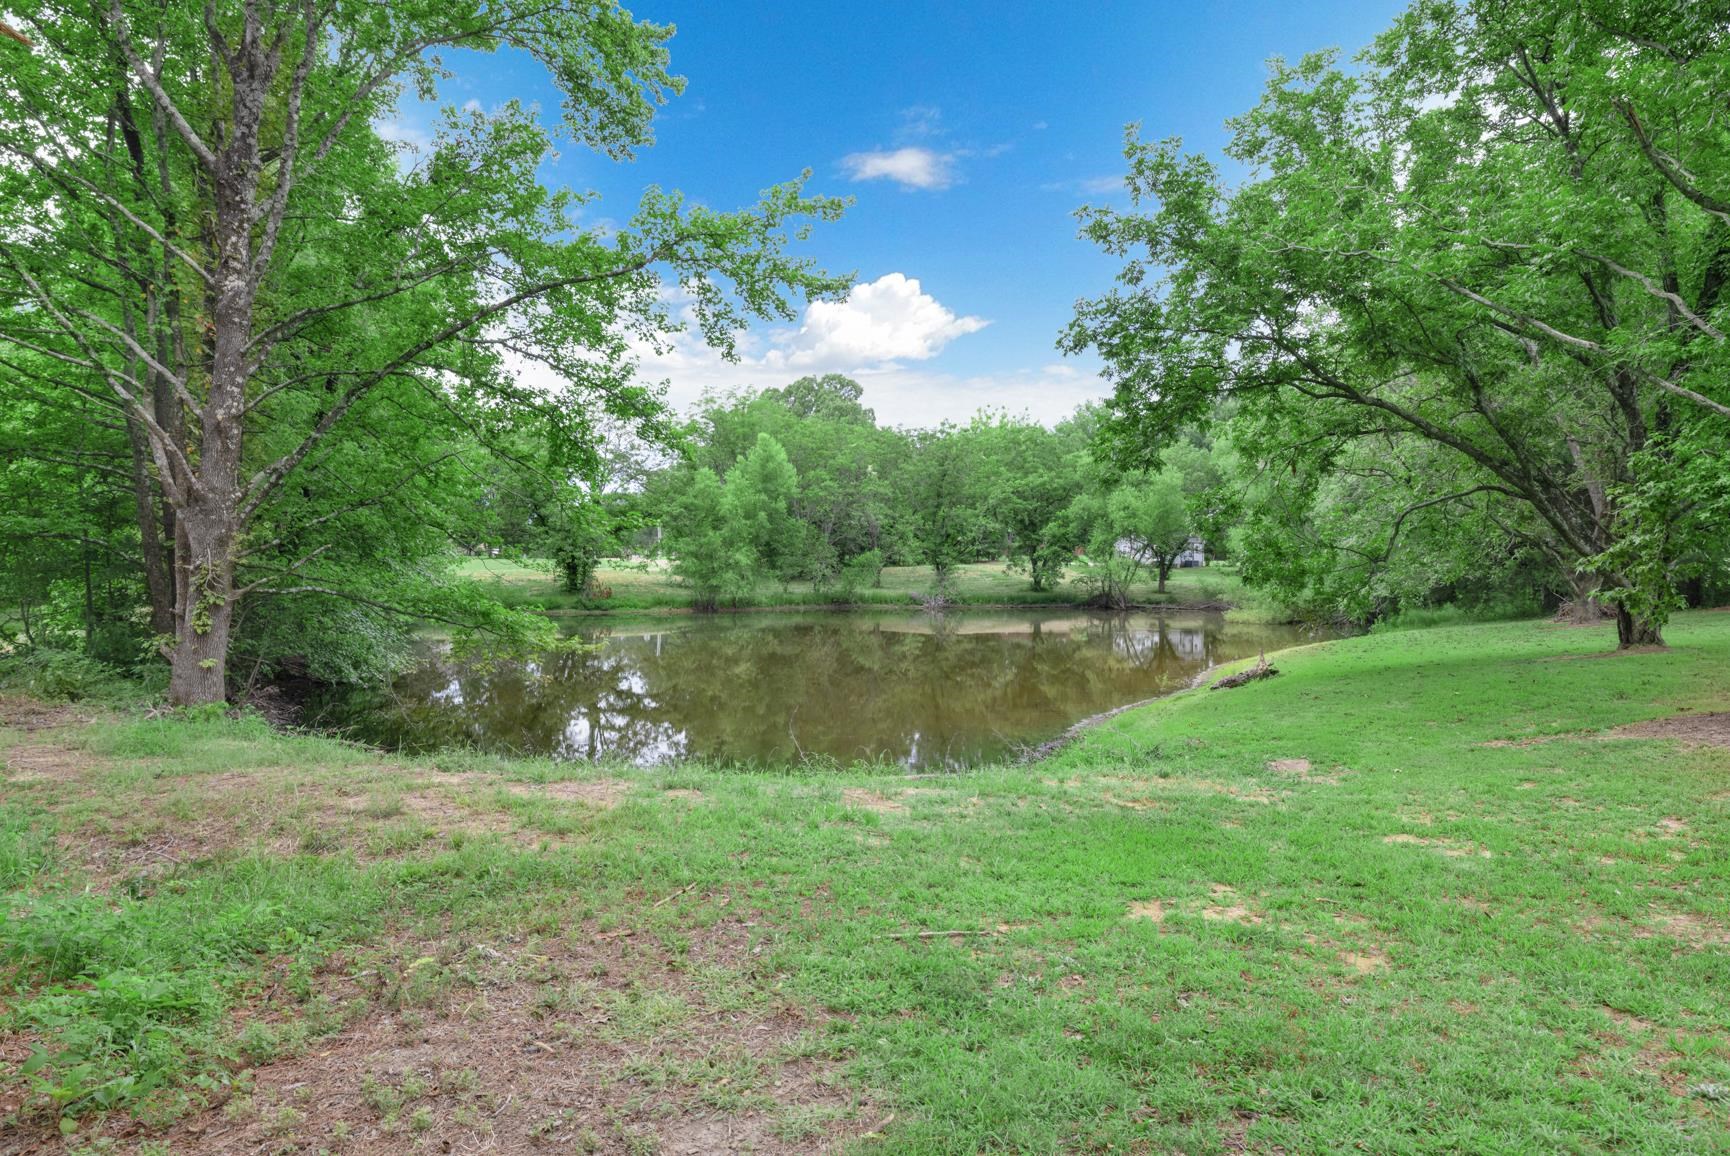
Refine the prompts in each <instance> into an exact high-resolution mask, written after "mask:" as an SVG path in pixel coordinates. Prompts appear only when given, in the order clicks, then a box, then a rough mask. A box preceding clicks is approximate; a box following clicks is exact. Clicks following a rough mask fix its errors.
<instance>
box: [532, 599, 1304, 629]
mask: <svg viewBox="0 0 1730 1156" xmlns="http://www.w3.org/2000/svg"><path fill="white" fill-rule="evenodd" d="M522 609H530V607H527V606H524V607H522ZM1237 609H1239V606H1238V604H1237V603H1235V602H1222V601H1214V602H1134V603H1131V604H1129V605H1128V606H1122V607H1115V606H1095V605H1091V604H1089V603H1087V602H951V603H949V604H947V605H945V606H941V607H936V608H932V609H930V610H927V609H926V608H925V607H923V606H921V605H920V604H919V603H918V602H917V601H908V602H766V603H763V604H761V605H752V606H717V607H716V608H715V609H713V610H699V609H697V608H696V607H694V606H653V607H644V608H643V609H641V610H635V609H630V608H625V607H621V608H620V609H617V610H584V609H576V608H571V609H555V610H548V609H544V608H541V609H536V611H535V612H536V613H538V614H543V615H545V616H546V617H548V618H713V617H717V616H720V615H729V614H762V613H785V612H789V611H799V612H803V611H811V612H813V613H825V614H856V613H859V612H865V613H873V612H877V613H888V614H905V613H908V612H910V611H911V612H920V611H924V612H925V613H931V614H950V613H965V612H967V611H969V610H1086V611H1093V612H1096V613H1099V614H1225V613H1229V612H1230V611H1233V610H1237ZM1267 625H1270V626H1296V625H1302V623H1300V622H1298V621H1297V620H1296V619H1291V620H1286V621H1269V622H1268V623H1267Z"/></svg>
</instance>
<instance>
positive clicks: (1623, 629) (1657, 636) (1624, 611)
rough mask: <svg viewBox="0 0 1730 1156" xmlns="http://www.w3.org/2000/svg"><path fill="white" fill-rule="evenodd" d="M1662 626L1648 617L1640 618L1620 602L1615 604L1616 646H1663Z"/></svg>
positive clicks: (1626, 647)
mask: <svg viewBox="0 0 1730 1156" xmlns="http://www.w3.org/2000/svg"><path fill="white" fill-rule="evenodd" d="M1663 645H1664V633H1663V627H1662V626H1660V625H1659V624H1658V623H1656V622H1653V621H1651V620H1650V619H1646V618H1640V617H1638V616H1636V615H1635V614H1634V612H1633V611H1631V610H1629V609H1628V608H1627V607H1626V606H1624V605H1622V604H1621V603H1619V602H1618V603H1617V604H1616V647H1617V649H1619V650H1626V649H1628V648H1629V647H1630V646H1663Z"/></svg>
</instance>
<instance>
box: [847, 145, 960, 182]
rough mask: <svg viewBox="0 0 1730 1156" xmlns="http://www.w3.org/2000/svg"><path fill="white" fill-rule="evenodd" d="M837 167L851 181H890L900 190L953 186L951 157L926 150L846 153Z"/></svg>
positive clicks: (953, 172) (953, 177) (953, 176)
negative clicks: (839, 167) (839, 166)
mask: <svg viewBox="0 0 1730 1156" xmlns="http://www.w3.org/2000/svg"><path fill="white" fill-rule="evenodd" d="M841 168H842V170H843V171H844V172H846V174H847V176H848V177H849V178H850V179H852V180H855V181H876V180H885V179H887V180H891V181H894V182H895V183H896V184H898V185H900V186H901V187H902V188H904V189H927V190H935V189H947V188H948V187H949V186H950V185H952V184H954V183H955V157H954V155H953V154H950V153H940V152H936V151H933V150H932V149H928V148H918V147H913V146H909V147H907V148H899V149H889V150H878V151H875V152H862V153H850V154H848V155H847V156H844V157H842V158H841Z"/></svg>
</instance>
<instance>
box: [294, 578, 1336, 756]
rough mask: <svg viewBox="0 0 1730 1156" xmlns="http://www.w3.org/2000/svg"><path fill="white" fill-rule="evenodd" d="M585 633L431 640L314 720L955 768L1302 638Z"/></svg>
mask: <svg viewBox="0 0 1730 1156" xmlns="http://www.w3.org/2000/svg"><path fill="white" fill-rule="evenodd" d="M569 629H570V632H571V633H572V634H574V635H575V636H576V637H577V638H579V639H580V640H581V641H582V642H583V643H584V644H585V645H584V646H583V647H581V648H579V649H572V650H569V651H559V652H555V653H552V654H548V655H545V656H542V657H540V658H538V659H536V660H533V661H527V662H520V663H512V664H506V665H503V666H497V665H495V666H492V667H485V666H468V665H464V664H462V663H459V662H454V661H452V660H451V658H450V657H449V655H448V654H446V653H442V652H434V653H431V654H429V656H428V657H427V659H426V660H425V662H424V663H423V664H422V665H421V666H420V667H419V668H418V669H416V670H414V671H412V672H411V673H410V674H408V675H407V676H405V677H404V678H402V679H400V680H399V681H398V682H397V683H396V685H395V686H394V687H393V688H392V691H391V693H390V694H389V695H386V696H381V697H380V698H378V699H375V700H373V701H371V702H367V703H361V702H357V701H353V700H350V701H347V702H345V703H343V704H342V707H341V709H340V710H330V711H327V713H326V715H325V717H324V719H323V721H324V722H326V723H327V724H329V723H334V724H336V725H338V726H341V727H343V728H344V729H345V730H346V731H348V733H351V734H353V735H354V736H355V737H357V738H361V739H365V740H367V741H371V742H376V743H382V744H384V745H386V746H392V747H397V748H402V749H408V750H429V749H433V748H436V747H440V746H449V745H463V746H473V747H480V748H483V749H488V750H495V751H508V752H512V753H517V754H528V755H542V756H550V757H552V758H556V759H587V760H608V761H627V762H631V763H636V764H638V765H642V766H651V765H654V764H658V763H665V762H670V761H675V760H681V759H704V760H715V761H723V762H744V763H756V764H786V763H790V762H799V761H803V760H806V759H811V758H829V759H835V760H839V761H841V762H853V761H856V760H861V761H870V762H887V763H893V764H898V765H901V766H905V767H909V768H921V769H927V770H952V769H960V768H964V767H969V766H974V765H977V764H979V763H983V762H989V761H992V760H996V759H1002V758H1005V757H1014V756H1015V755H1016V754H1017V753H1018V752H1020V751H1022V750H1024V749H1026V748H1028V747H1031V746H1035V745H1037V744H1039V743H1041V742H1044V741H1046V740H1048V739H1051V738H1054V737H1056V736H1058V735H1059V734H1061V733H1062V732H1063V731H1064V730H1066V729H1067V728H1069V727H1070V726H1072V725H1074V724H1075V723H1077V722H1079V721H1081V720H1082V719H1085V718H1088V717H1090V716H1092V715H1095V714H1099V713H1100V712H1102V711H1108V710H1111V709H1113V708H1115V707H1120V706H1125V705H1127V704H1129V703H1134V702H1140V701H1142V700H1144V699H1148V698H1153V697H1155V696H1157V695H1161V694H1167V693H1170V692H1172V691H1176V690H1180V689H1182V688H1183V687H1185V686H1187V685H1189V683H1190V682H1191V681H1192V680H1193V679H1194V678H1195V677H1196V676H1197V675H1198V674H1200V673H1201V672H1202V671H1203V670H1205V669H1207V668H1208V667H1209V666H1212V665H1214V664H1217V663H1221V662H1229V661H1231V660H1233V659H1236V658H1243V657H1247V656H1251V655H1254V654H1255V653H1256V652H1257V651H1260V650H1264V649H1265V650H1267V651H1274V650H1278V649H1280V648H1282V647H1286V646H1293V645H1298V644H1301V643H1304V642H1309V641H1313V640H1314V639H1315V638H1316V637H1317V635H1315V634H1314V633H1312V632H1310V631H1307V630H1304V629H1301V628H1298V627H1291V626H1264V625H1242V624H1238V623H1228V622H1226V620H1225V618H1224V617H1223V616H1221V615H1217V614H1191V615H1184V616H1172V617H1160V616H1154V615H1148V614H1115V615H1113V614H1093V613H1086V612H1080V611H1049V610H1023V611H968V612H950V613H946V614H940V615H933V614H926V613H922V612H915V613H907V612H894V613H870V612H859V613H852V614H837V613H826V612H809V613H797V614H789V613H773V614H730V615H711V616H701V617H680V618H657V619H652V620H643V619H638V620H633V621H628V622H623V621H618V620H605V621H603V620H582V621H579V622H578V623H576V624H575V625H573V626H571V627H570V628H569Z"/></svg>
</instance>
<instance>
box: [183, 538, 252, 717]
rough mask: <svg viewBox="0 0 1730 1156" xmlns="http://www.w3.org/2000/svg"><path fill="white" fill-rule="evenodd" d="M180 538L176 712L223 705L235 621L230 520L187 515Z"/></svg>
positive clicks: (226, 688)
mask: <svg viewBox="0 0 1730 1156" xmlns="http://www.w3.org/2000/svg"><path fill="white" fill-rule="evenodd" d="M179 536H180V542H179V543H178V545H179V549H178V550H177V551H176V554H177V557H176V565H175V608H174V610H175V613H174V619H175V631H174V633H175V644H174V651H173V653H172V654H171V656H170V660H169V661H170V673H169V679H168V700H169V702H171V703H173V704H174V705H175V706H199V705H203V704H205V703H218V702H224V701H226V700H227V697H228V637H229V629H230V627H231V626H232V624H233V620H234V559H233V551H234V537H235V536H234V530H233V522H232V514H231V513H230V512H228V511H223V510H216V511H211V510H186V511H183V512H182V515H181V518H180V535H179Z"/></svg>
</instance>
